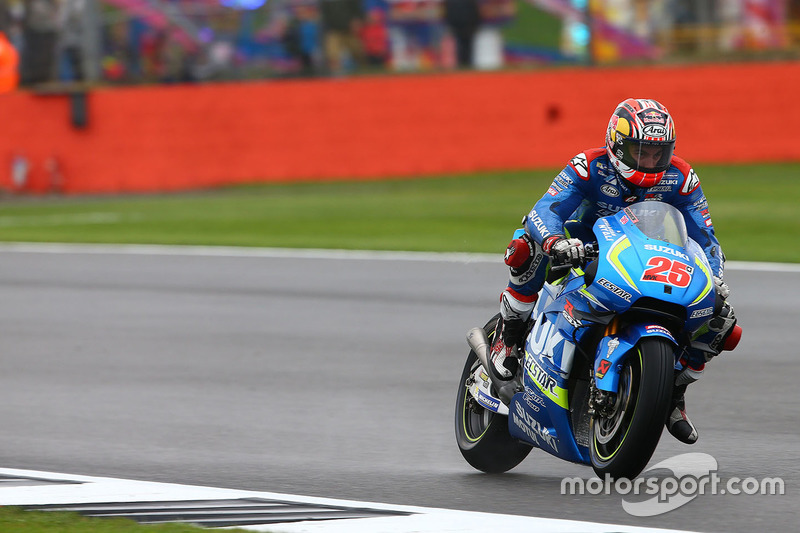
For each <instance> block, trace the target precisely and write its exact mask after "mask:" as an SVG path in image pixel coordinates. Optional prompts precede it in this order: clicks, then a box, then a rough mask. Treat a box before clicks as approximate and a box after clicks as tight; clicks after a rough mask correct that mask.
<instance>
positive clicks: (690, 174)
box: [672, 156, 700, 196]
mask: <svg viewBox="0 0 800 533" xmlns="http://www.w3.org/2000/svg"><path fill="white" fill-rule="evenodd" d="M672 166H674V167H675V168H677V169H678V171H680V173H681V175H682V176H683V182H682V183H681V191H680V192H681V194H682V195H683V196H688V195H690V194H692V193H693V192H694V191H695V190H696V189H697V188H698V187H699V186H700V178H698V177H697V173H696V172H695V171H694V169H693V168H692V166H691V165H690V164H689V163H687V162H686V161H684V160H683V159H681V158H680V157H678V156H672Z"/></svg>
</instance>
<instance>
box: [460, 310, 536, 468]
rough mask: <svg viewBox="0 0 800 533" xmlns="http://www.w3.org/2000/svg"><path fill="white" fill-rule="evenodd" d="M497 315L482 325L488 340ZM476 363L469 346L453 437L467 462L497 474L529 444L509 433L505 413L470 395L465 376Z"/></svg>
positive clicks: (526, 450)
mask: <svg viewBox="0 0 800 533" xmlns="http://www.w3.org/2000/svg"><path fill="white" fill-rule="evenodd" d="M499 316H500V315H499V314H498V315H497V316H495V317H494V318H492V320H490V321H489V322H488V323H487V324H486V325H485V326H484V330H485V331H486V334H487V335H488V336H489V341H490V342H491V341H492V339H493V337H494V328H495V325H496V324H497V320H498V318H499ZM480 364H481V363H480V361H479V360H478V356H477V355H475V352H474V351H472V350H470V352H469V355H468V356H467V362H466V364H465V365H464V371H463V372H462V373H461V381H460V382H459V385H458V398H457V400H456V420H455V422H456V441H458V448H459V449H460V450H461V455H463V456H464V459H466V460H467V462H468V463H469V464H470V465H472V466H473V467H475V468H477V469H478V470H481V471H483V472H487V473H489V474H499V473H502V472H506V471H508V470H511V469H512V468H514V467H515V466H517V465H518V464H519V463H521V462H522V460H523V459H525V457H526V456H527V455H528V454H529V453H530V451H531V449H532V447H531V446H529V445H527V444H525V443H523V442H521V441H519V440H517V439H515V438H513V437H512V436H511V434H510V433H509V432H508V417H507V416H504V415H500V414H497V413H495V412H493V411H490V410H488V409H486V408H484V407H482V406H481V405H479V404H478V402H476V401H475V400H474V399H472V395H471V394H469V391H468V390H467V380H468V379H469V378H470V376H472V374H473V373H474V372H475V370H476V369H477V368H478V366H479V365H480Z"/></svg>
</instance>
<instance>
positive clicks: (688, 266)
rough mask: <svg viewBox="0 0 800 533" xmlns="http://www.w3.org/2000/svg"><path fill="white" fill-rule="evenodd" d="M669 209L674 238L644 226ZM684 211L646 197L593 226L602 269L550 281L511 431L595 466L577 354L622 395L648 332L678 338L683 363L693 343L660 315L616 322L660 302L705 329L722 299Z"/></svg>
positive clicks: (689, 325) (602, 385)
mask: <svg viewBox="0 0 800 533" xmlns="http://www.w3.org/2000/svg"><path fill="white" fill-rule="evenodd" d="M664 213H666V218H664V219H663V220H664V222H663V225H664V226H665V227H666V228H667V230H669V229H670V228H671V227H672V226H673V225H675V226H677V230H675V231H671V232H670V231H667V233H671V234H670V235H660V234H658V231H656V230H654V229H653V227H652V226H654V224H652V221H651V220H645V222H650V227H648V226H647V224H645V223H642V220H643V219H645V218H646V217H650V218H651V219H653V218H654V219H656V220H658V217H664ZM676 217H677V218H676ZM680 217H681V216H680V213H679V212H678V211H677V210H675V209H674V208H672V207H670V206H668V205H666V204H663V203H661V202H643V203H640V204H634V205H633V206H631V208H627V209H625V210H623V211H620V212H619V213H617V214H616V215H613V216H609V217H604V218H601V219H599V220H598V221H597V222H596V223H595V225H594V227H593V231H594V233H595V236H596V238H597V245H598V250H599V253H598V257H597V259H596V265H591V266H590V265H587V266H586V267H585V268H584V269H583V270H581V269H576V268H573V269H572V270H571V271H570V272H569V274H567V275H566V276H565V277H564V278H562V279H561V280H559V281H557V282H555V283H554V284H546V285H545V286H544V288H543V290H542V292H541V293H540V295H539V300H538V301H537V304H536V307H535V308H534V311H533V318H534V319H535V321H536V322H535V324H534V326H533V329H532V330H531V332H530V334H529V335H528V338H527V340H526V343H525V364H524V375H523V385H524V388H525V390H524V392H518V393H517V394H515V395H514V397H513V398H512V400H511V404H510V405H509V417H508V418H509V430H510V433H511V435H513V436H514V437H515V438H518V439H520V440H523V441H525V442H528V443H530V444H532V445H534V446H537V447H539V448H541V449H543V450H545V451H547V452H549V453H551V454H553V455H555V456H557V457H560V458H562V459H565V460H567V461H572V462H578V463H586V464H589V463H590V457H589V449H588V447H587V446H585V445H581V444H579V443H578V441H577V440H576V438H575V434H574V431H575V430H574V428H573V427H572V418H571V416H570V406H571V404H570V400H571V399H570V398H569V395H568V389H569V383H570V371H571V370H572V366H573V361H574V358H575V357H582V355H580V354H581V353H589V354H590V356H592V357H593V358H594V376H593V377H594V384H595V387H597V388H598V389H600V390H605V391H610V392H617V387H618V384H619V371H620V369H621V368H622V367H623V363H624V361H625V359H626V357H627V356H628V354H630V353H635V351H636V348H635V347H636V345H637V343H638V342H639V341H640V340H641V339H642V338H645V337H662V338H666V339H667V340H669V341H670V342H671V343H672V344H674V345H675V354H676V364H677V359H678V357H679V356H680V354H681V352H682V350H683V348H684V346H683V345H684V344H685V341H682V340H681V339H680V338H676V332H673V331H670V330H669V329H668V328H667V327H665V326H664V325H662V323H660V322H659V321H658V320H657V319H656V318H655V317H652V318H651V317H650V316H648V315H647V314H643V315H636V316H637V318H639V317H640V321H639V320H637V321H633V322H631V321H628V320H626V321H624V322H623V323H624V324H626V325H624V327H623V329H621V330H619V331H613V332H612V331H611V330H607V329H606V326H607V325H608V324H609V323H610V322H611V320H612V318H613V317H614V316H617V315H620V314H622V313H625V312H626V311H629V310H630V309H631V307H632V306H638V305H644V304H645V303H652V302H658V305H666V306H668V307H669V308H670V309H672V310H675V309H677V310H679V311H680V312H681V313H683V312H685V321H684V326H683V328H682V331H684V332H693V331H695V330H696V329H698V328H699V327H701V326H702V325H703V324H704V323H705V322H706V321H707V320H708V319H709V317H710V316H711V315H712V313H713V310H714V305H715V298H716V295H715V290H714V282H713V278H712V274H711V272H712V271H711V268H710V266H709V263H708V260H707V259H706V257H705V254H704V252H703V250H702V248H701V247H700V246H699V245H698V244H697V243H695V242H694V241H692V240H691V239H688V237H685V226H684V227H683V233H681V231H680V230H681V227H680V226H681V225H682V224H683V220H682V218H680ZM655 225H657V224H655ZM641 228H644V231H645V232H646V233H645V232H643V231H642V229H641ZM659 237H661V238H659ZM595 268H596V270H595ZM585 272H591V275H588V276H587V275H586V274H585ZM587 278H588V280H589V281H590V283H589V284H588V285H587V284H586V280H587ZM598 329H599V332H600V338H601V340H600V342H599V343H598V342H597V340H596V339H597V338H598ZM591 339H594V340H593V341H592V340H591ZM575 408H576V409H578V408H582V406H575Z"/></svg>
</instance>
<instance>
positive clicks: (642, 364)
mask: <svg viewBox="0 0 800 533" xmlns="http://www.w3.org/2000/svg"><path fill="white" fill-rule="evenodd" d="M674 367H675V356H674V348H673V345H672V344H671V343H669V342H668V341H667V340H666V339H662V338H660V337H647V338H645V339H642V340H641V341H640V342H639V343H638V344H637V345H636V348H635V349H634V350H632V351H631V352H630V353H629V355H628V357H627V358H626V360H625V362H624V365H623V368H622V372H621V373H620V383H619V390H618V393H617V405H616V408H615V412H614V414H613V415H612V416H611V417H600V416H599V415H597V414H595V415H594V417H593V418H592V420H591V425H590V442H589V448H590V454H591V459H592V468H594V471H595V473H596V474H597V475H598V476H599V477H600V478H601V479H604V476H605V475H606V474H608V475H610V476H611V477H612V478H614V479H616V478H628V479H633V478H635V477H636V476H638V475H639V474H640V473H641V472H642V470H644V467H645V466H647V462H648V461H649V460H650V458H651V457H652V456H653V452H654V451H655V449H656V446H657V445H658V441H659V439H660V438H661V433H662V431H663V429H664V422H665V420H666V419H667V415H668V414H669V407H670V401H671V399H672V389H673V381H674V376H673V374H674V372H673V369H674Z"/></svg>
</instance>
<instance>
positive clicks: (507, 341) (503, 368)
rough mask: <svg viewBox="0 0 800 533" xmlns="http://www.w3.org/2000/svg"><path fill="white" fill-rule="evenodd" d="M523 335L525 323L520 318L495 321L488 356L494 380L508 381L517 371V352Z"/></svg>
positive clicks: (501, 318)
mask: <svg viewBox="0 0 800 533" xmlns="http://www.w3.org/2000/svg"><path fill="white" fill-rule="evenodd" d="M524 333H525V321H524V320H523V319H522V318H518V317H512V318H503V317H502V316H501V317H500V319H498V321H497V326H496V327H495V330H494V342H493V343H492V351H491V353H490V354H489V358H490V359H491V364H490V365H489V367H490V368H489V370H490V372H491V373H492V374H494V376H495V377H496V378H499V379H501V380H503V381H508V380H510V379H511V378H513V377H514V376H515V375H516V374H517V370H518V369H519V352H518V349H517V347H518V346H519V345H520V344H522V337H523V335H524Z"/></svg>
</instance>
